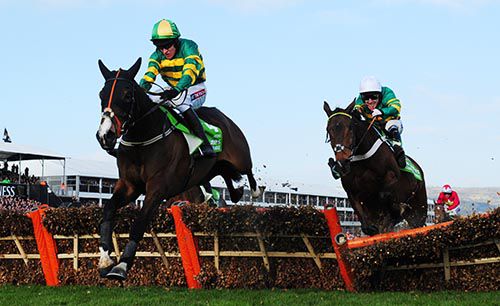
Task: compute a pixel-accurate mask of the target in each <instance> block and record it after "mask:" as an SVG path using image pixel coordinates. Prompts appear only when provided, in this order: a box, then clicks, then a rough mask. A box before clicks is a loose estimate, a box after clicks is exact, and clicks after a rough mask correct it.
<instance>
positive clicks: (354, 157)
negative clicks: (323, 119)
mask: <svg viewBox="0 0 500 306" xmlns="http://www.w3.org/2000/svg"><path fill="white" fill-rule="evenodd" d="M339 115H340V116H345V117H348V118H349V119H351V120H352V119H353V118H352V115H350V114H348V113H345V112H337V113H334V114H332V115H330V116H329V117H328V120H327V123H328V122H329V121H330V119H332V118H333V117H335V116H339ZM375 119H376V117H374V118H373V119H372V120H371V122H370V124H369V125H368V128H367V129H366V130H365V132H364V133H363V136H361V138H360V140H359V141H358V144H357V145H356V146H354V148H353V149H351V148H347V149H349V150H351V156H349V158H348V159H349V160H350V161H352V162H355V161H360V160H364V159H368V158H370V157H371V156H373V154H375V152H377V150H378V148H379V147H380V146H381V145H382V143H384V141H383V140H382V139H380V138H378V139H377V141H375V143H373V145H372V147H371V148H370V149H369V150H368V152H366V153H365V154H360V155H354V153H356V151H357V150H358V148H359V146H360V145H361V143H362V142H363V140H364V138H365V137H366V135H367V134H368V131H369V130H370V128H371V127H372V126H373V123H374V122H375ZM328 136H329V135H328V133H327V140H328ZM345 149H346V147H345V146H344V145H341V144H336V145H335V147H334V149H333V151H334V152H335V153H337V152H341V151H343V150H345Z"/></svg>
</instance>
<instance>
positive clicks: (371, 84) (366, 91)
mask: <svg viewBox="0 0 500 306" xmlns="http://www.w3.org/2000/svg"><path fill="white" fill-rule="evenodd" d="M354 109H356V110H358V111H359V112H360V113H361V114H362V115H363V116H364V117H365V118H366V119H368V120H372V119H373V118H375V121H376V123H377V124H378V125H379V127H381V128H383V129H385V130H386V131H387V136H388V137H389V138H390V140H391V142H392V145H393V149H394V156H395V157H396V160H397V162H398V165H399V166H400V167H401V168H404V167H405V166H406V158H405V153H404V151H403V148H402V144H401V133H403V124H402V122H401V115H400V114H401V102H400V101H399V99H398V98H396V95H395V94H394V92H393V91H392V89H390V88H389V87H385V86H382V85H381V84H380V82H379V81H378V80H377V79H376V78H375V77H373V76H368V77H365V78H363V80H361V83H360V86H359V96H358V97H357V98H356V102H355V105H354Z"/></svg>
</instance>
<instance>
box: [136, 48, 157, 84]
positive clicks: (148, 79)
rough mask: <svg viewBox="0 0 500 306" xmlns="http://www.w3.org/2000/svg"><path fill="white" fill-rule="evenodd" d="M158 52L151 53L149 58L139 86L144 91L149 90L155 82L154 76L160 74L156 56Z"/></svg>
mask: <svg viewBox="0 0 500 306" xmlns="http://www.w3.org/2000/svg"><path fill="white" fill-rule="evenodd" d="M157 52H158V51H155V52H153V54H151V56H150V57H149V62H148V70H146V73H145V74H144V76H143V77H142V79H141V81H140V82H139V85H140V86H141V87H142V88H144V89H145V90H150V89H151V86H152V85H151V84H152V83H153V82H154V81H155V80H156V76H157V75H158V74H159V73H160V58H159V56H158V54H157Z"/></svg>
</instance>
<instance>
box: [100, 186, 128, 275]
mask: <svg viewBox="0 0 500 306" xmlns="http://www.w3.org/2000/svg"><path fill="white" fill-rule="evenodd" d="M135 198H137V194H135V192H134V191H133V190H127V188H126V186H125V184H124V183H123V182H122V181H118V182H117V184H116V188H115V190H114V192H113V196H112V197H111V200H110V201H109V202H108V203H106V204H105V205H104V207H103V218H102V220H101V224H100V226H99V233H100V245H99V251H100V254H101V255H100V258H99V274H100V276H101V277H106V275H107V274H108V272H109V271H110V270H111V268H112V267H113V264H114V262H113V260H112V259H111V256H110V254H111V250H112V249H113V248H112V232H113V227H114V225H115V216H116V211H117V210H118V209H119V208H121V207H123V206H125V205H126V204H128V203H129V202H131V201H133V200H135Z"/></svg>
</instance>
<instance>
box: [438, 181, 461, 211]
mask: <svg viewBox="0 0 500 306" xmlns="http://www.w3.org/2000/svg"><path fill="white" fill-rule="evenodd" d="M436 205H445V206H446V212H447V213H448V214H449V215H450V216H455V215H456V214H457V213H458V212H459V211H460V198H459V197H458V194H457V193H456V191H454V190H452V189H451V186H450V185H444V186H443V189H442V190H441V193H440V194H439V197H438V199H437V201H436Z"/></svg>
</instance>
